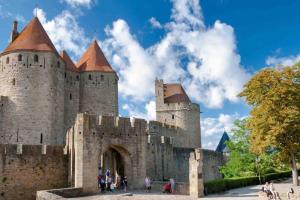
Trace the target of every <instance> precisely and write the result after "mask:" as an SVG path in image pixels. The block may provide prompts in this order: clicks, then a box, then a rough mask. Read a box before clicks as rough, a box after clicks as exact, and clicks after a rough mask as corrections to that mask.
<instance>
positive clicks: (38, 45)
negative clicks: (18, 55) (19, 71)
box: [3, 17, 58, 54]
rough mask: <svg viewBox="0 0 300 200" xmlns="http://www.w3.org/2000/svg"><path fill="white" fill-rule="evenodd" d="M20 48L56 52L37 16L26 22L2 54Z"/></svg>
mask: <svg viewBox="0 0 300 200" xmlns="http://www.w3.org/2000/svg"><path fill="white" fill-rule="evenodd" d="M20 50H32V51H49V52H54V53H56V54H58V53H57V51H56V48H55V47H54V45H53V43H52V42H51V40H50V38H49V36H48V35H47V33H46V31H45V29H44V28H43V26H42V24H41V22H40V21H39V19H38V18H37V17H34V18H33V19H32V20H31V21H30V22H29V24H27V26H26V27H25V28H24V29H23V31H22V32H21V33H20V34H19V36H18V37H17V38H16V39H15V40H14V41H13V42H11V43H10V44H9V45H8V47H7V48H6V49H5V50H4V52H3V54H5V53H9V52H13V51H20Z"/></svg>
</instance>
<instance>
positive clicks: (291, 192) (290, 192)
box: [287, 188, 295, 200]
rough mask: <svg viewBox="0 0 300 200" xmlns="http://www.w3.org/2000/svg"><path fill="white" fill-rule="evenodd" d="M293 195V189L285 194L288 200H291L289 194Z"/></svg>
mask: <svg viewBox="0 0 300 200" xmlns="http://www.w3.org/2000/svg"><path fill="white" fill-rule="evenodd" d="M294 193H295V192H294V189H293V188H291V189H290V191H288V192H287V197H288V199H289V200H290V199H291V194H294Z"/></svg>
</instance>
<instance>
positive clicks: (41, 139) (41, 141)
mask: <svg viewBox="0 0 300 200" xmlns="http://www.w3.org/2000/svg"><path fill="white" fill-rule="evenodd" d="M40 143H41V144H43V133H41V138H40Z"/></svg>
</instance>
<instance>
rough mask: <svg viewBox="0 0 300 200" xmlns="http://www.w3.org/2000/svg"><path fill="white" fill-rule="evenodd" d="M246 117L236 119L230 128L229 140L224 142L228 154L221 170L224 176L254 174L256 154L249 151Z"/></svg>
mask: <svg viewBox="0 0 300 200" xmlns="http://www.w3.org/2000/svg"><path fill="white" fill-rule="evenodd" d="M246 121H247V119H243V120H236V121H235V122H234V128H233V129H232V130H231V132H232V136H231V140H230V141H227V142H226V145H227V147H228V149H229V150H230V155H229V158H228V162H227V163H226V165H225V166H223V167H221V172H222V173H223V174H224V176H225V177H226V178H229V177H241V176H251V175H255V158H256V155H255V154H253V153H251V152H250V142H249V130H248V129H247V128H246Z"/></svg>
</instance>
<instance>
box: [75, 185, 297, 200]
mask: <svg viewBox="0 0 300 200" xmlns="http://www.w3.org/2000/svg"><path fill="white" fill-rule="evenodd" d="M274 186H275V189H276V190H277V191H278V192H279V193H280V194H281V199H282V200H285V199H287V198H286V193H287V192H288V191H289V189H290V188H291V187H293V188H294V190H295V193H298V194H300V186H298V187H294V186H292V184H291V180H286V181H283V182H281V183H274ZM261 187H262V185H256V186H249V187H244V188H238V189H233V190H229V191H227V192H226V193H223V194H217V195H208V196H206V197H204V198H201V199H199V200H262V199H264V198H260V197H259V196H258V193H259V191H260V190H261ZM132 194H133V195H132V196H126V195H125V194H111V193H110V194H104V195H103V194H102V195H95V196H89V197H79V198H74V200H75V199H76V200H196V198H192V197H189V196H184V195H168V194H162V193H157V192H151V193H145V192H143V191H134V192H132ZM294 199H299V200H300V198H299V197H298V198H294Z"/></svg>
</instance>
